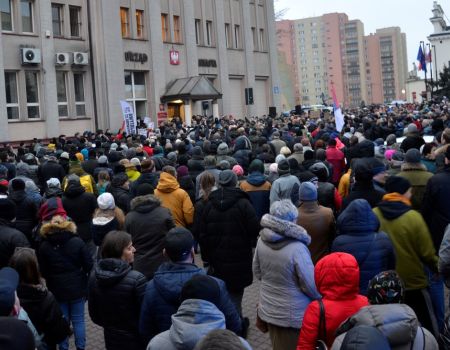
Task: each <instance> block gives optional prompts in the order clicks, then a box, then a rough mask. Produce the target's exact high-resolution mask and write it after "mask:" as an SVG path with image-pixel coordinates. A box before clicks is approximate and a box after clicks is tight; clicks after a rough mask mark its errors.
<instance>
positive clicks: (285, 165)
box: [278, 159, 291, 175]
mask: <svg viewBox="0 0 450 350" xmlns="http://www.w3.org/2000/svg"><path fill="white" fill-rule="evenodd" d="M290 172H291V167H290V165H289V162H288V160H287V159H283V160H282V161H281V162H280V163H278V174H279V175H285V174H289V173H290Z"/></svg>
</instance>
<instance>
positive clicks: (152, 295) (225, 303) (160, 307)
mask: <svg viewBox="0 0 450 350" xmlns="http://www.w3.org/2000/svg"><path fill="white" fill-rule="evenodd" d="M197 274H206V272H205V271H204V270H203V269H201V268H199V267H197V266H195V265H194V264H176V263H173V262H166V263H163V264H162V265H161V266H160V267H159V268H158V270H157V271H156V273H155V276H154V277H153V279H152V280H151V281H150V282H149V283H148V284H147V288H146V290H145V296H144V301H143V303H142V307H141V317H140V320H139V333H140V334H141V336H142V338H143V339H144V341H145V342H148V341H149V340H150V339H151V338H152V337H154V336H155V335H157V334H158V333H161V332H164V331H166V330H168V329H169V328H170V326H171V324H172V319H171V317H172V315H173V314H175V313H176V312H177V309H178V307H179V306H180V300H179V299H180V293H181V289H182V288H183V285H184V283H185V282H187V281H188V280H190V279H191V277H192V276H194V275H197ZM216 281H217V283H218V284H219V287H220V291H221V293H220V294H221V301H220V305H218V308H219V310H220V311H222V312H223V314H224V315H225V320H226V326H227V329H229V330H231V331H233V332H235V333H237V334H240V332H241V328H242V324H241V319H240V316H239V314H238V312H237V310H236V307H235V306H234V304H233V303H232V302H231V300H230V297H229V295H228V292H227V289H226V287H225V282H223V281H222V280H220V279H218V278H216Z"/></svg>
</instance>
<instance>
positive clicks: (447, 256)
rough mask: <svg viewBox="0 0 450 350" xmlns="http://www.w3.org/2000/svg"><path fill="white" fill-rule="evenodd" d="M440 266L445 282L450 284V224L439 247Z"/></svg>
mask: <svg viewBox="0 0 450 350" xmlns="http://www.w3.org/2000/svg"><path fill="white" fill-rule="evenodd" d="M438 267H439V273H440V274H441V275H442V276H443V277H444V278H445V284H446V285H447V286H450V225H448V226H447V229H446V230H445V234H444V238H443V239H442V243H441V246H440V248H439V264H438Z"/></svg>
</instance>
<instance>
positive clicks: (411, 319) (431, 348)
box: [331, 304, 439, 350]
mask: <svg viewBox="0 0 450 350" xmlns="http://www.w3.org/2000/svg"><path fill="white" fill-rule="evenodd" d="M360 325H366V326H371V327H376V328H377V329H378V330H380V331H381V333H383V334H384V335H385V337H386V338H387V340H388V341H389V345H390V346H391V349H392V350H422V349H426V350H438V349H439V347H438V344H437V342H436V339H435V338H434V336H433V335H432V334H431V333H430V332H429V331H428V330H427V329H425V328H423V327H420V326H419V322H418V320H417V316H416V314H415V313H414V311H413V309H411V308H410V307H409V306H408V305H405V304H385V305H370V306H366V307H363V308H362V309H361V310H359V311H358V312H357V313H356V314H355V315H353V316H351V317H350V318H349V319H348V320H347V321H346V322H345V323H343V324H342V325H341V326H340V327H339V329H338V330H337V335H338V337H337V338H336V340H335V342H334V343H333V347H332V348H331V350H339V349H341V344H342V342H343V340H344V338H345V335H346V333H345V332H348V331H349V330H350V329H352V328H354V327H357V326H360Z"/></svg>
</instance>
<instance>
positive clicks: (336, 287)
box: [297, 253, 369, 350]
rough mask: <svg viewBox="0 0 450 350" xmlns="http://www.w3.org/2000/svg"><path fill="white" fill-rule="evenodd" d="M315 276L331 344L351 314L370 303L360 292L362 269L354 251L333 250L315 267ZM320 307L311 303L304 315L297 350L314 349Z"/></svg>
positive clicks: (314, 302) (329, 344) (317, 335)
mask: <svg viewBox="0 0 450 350" xmlns="http://www.w3.org/2000/svg"><path fill="white" fill-rule="evenodd" d="M314 279H315V281H316V286H317V289H318V291H319V293H320V294H321V295H322V302H323V305H324V309H325V324H326V333H327V338H326V343H327V345H328V346H329V347H330V346H331V344H333V341H334V338H335V331H336V329H337V328H338V327H339V325H340V324H341V323H342V322H343V321H345V320H346V319H347V318H348V317H349V316H351V315H353V314H354V313H355V312H357V311H358V310H359V309H360V308H362V307H363V306H367V305H368V304H369V303H368V301H367V298H366V297H365V296H362V295H359V294H358V292H359V268H358V263H357V261H356V259H355V258H354V257H353V256H351V255H350V254H346V253H333V254H330V255H327V256H325V257H324V258H322V259H321V260H320V261H319V262H318V263H317V265H316V267H315V269H314ZM319 320H320V307H319V303H318V302H317V301H313V302H311V303H310V304H309V306H308V308H307V309H306V312H305V315H304V317H303V324H302V328H301V330H300V336H299V338H298V344H297V350H313V349H315V346H316V341H317V340H318V339H319V338H320V335H319Z"/></svg>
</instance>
